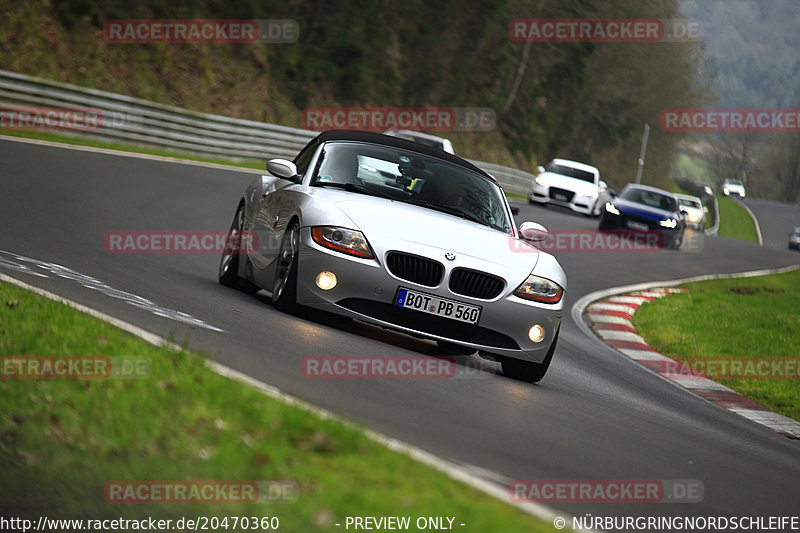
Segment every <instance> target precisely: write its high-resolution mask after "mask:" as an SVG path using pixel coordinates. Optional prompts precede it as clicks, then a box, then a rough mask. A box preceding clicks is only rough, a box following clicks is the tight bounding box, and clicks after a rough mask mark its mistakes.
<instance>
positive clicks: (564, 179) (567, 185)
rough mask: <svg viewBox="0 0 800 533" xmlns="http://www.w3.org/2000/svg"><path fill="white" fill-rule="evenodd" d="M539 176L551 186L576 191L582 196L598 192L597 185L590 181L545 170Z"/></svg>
mask: <svg viewBox="0 0 800 533" xmlns="http://www.w3.org/2000/svg"><path fill="white" fill-rule="evenodd" d="M539 177H541V178H543V179H544V180H545V181H546V182H547V183H548V185H549V186H550V187H558V188H559V189H567V190H570V191H575V193H576V194H579V195H582V196H594V195H595V194H597V185H595V184H594V183H589V182H588V181H583V180H579V179H577V178H571V177H569V176H564V175H563V174H555V173H553V172H544V173H543V174H540V175H539Z"/></svg>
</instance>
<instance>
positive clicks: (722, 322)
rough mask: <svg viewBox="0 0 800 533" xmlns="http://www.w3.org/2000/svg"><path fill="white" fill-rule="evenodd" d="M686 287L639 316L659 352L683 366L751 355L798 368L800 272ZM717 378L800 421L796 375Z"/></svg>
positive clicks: (636, 317) (645, 307)
mask: <svg viewBox="0 0 800 533" xmlns="http://www.w3.org/2000/svg"><path fill="white" fill-rule="evenodd" d="M682 287H685V288H687V289H689V292H688V293H681V294H673V295H670V296H667V297H664V298H661V299H658V300H655V301H653V302H649V303H646V304H645V305H643V306H642V307H640V308H639V310H638V311H637V312H636V314H635V315H634V318H633V325H634V326H635V327H636V329H637V331H638V332H639V334H640V335H641V336H642V337H644V339H645V340H646V341H647V343H648V344H649V345H650V346H652V347H653V348H655V349H656V350H657V351H659V352H660V353H662V354H664V355H666V356H668V357H671V358H673V359H676V360H678V361H684V362H690V361H691V360H696V359H699V358H715V359H725V358H742V357H746V358H786V359H787V360H794V361H795V362H796V363H800V361H798V360H799V359H800V336H798V334H797V333H798V331H800V270H794V271H791V272H788V273H784V274H775V275H769V276H763V277H755V278H737V279H721V280H711V281H699V282H694V283H687V284H685V285H682ZM709 377H711V376H709ZM718 381H720V382H721V383H723V384H724V385H726V386H728V387H730V388H731V389H733V390H736V391H738V392H740V393H741V394H743V395H745V396H747V397H748V398H751V399H752V400H754V401H756V402H758V403H760V404H762V405H764V406H765V407H768V408H770V409H772V410H773V411H776V412H778V413H781V414H784V415H786V416H788V417H791V418H794V419H795V420H800V380H798V379H797V378H795V379H791V380H790V379H736V380H734V379H719V380H718Z"/></svg>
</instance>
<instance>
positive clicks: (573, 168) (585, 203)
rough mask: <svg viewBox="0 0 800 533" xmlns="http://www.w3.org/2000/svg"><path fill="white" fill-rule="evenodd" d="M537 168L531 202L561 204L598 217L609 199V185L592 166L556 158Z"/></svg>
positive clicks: (529, 198)
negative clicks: (537, 172)
mask: <svg viewBox="0 0 800 533" xmlns="http://www.w3.org/2000/svg"><path fill="white" fill-rule="evenodd" d="M538 170H539V174H538V175H537V176H536V178H535V179H534V181H533V188H532V189H531V194H530V196H529V197H528V201H529V202H530V203H532V204H533V203H538V204H554V205H560V206H562V207H568V208H570V209H572V210H573V211H577V212H578V213H583V214H584V215H588V216H598V215H600V211H601V209H602V208H603V206H604V205H606V202H607V201H608V200H609V198H610V196H609V194H608V185H606V182H604V181H602V180H601V179H600V171H599V170H597V168H595V167H593V166H590V165H586V164H584V163H578V162H576V161H569V160H566V159H553V160H552V161H550V162H549V163H548V164H547V166H546V167H539V169H538Z"/></svg>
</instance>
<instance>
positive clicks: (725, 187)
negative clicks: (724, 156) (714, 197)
mask: <svg viewBox="0 0 800 533" xmlns="http://www.w3.org/2000/svg"><path fill="white" fill-rule="evenodd" d="M722 194H724V195H725V196H738V197H739V198H744V194H745V192H744V184H742V182H741V181H739V180H725V181H723V182H722Z"/></svg>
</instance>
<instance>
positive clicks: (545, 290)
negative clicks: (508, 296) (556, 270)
mask: <svg viewBox="0 0 800 533" xmlns="http://www.w3.org/2000/svg"><path fill="white" fill-rule="evenodd" d="M563 295H564V289H562V288H561V286H560V285H559V284H558V283H556V282H555V281H550V280H549V279H547V278H542V277H539V276H534V275H533V274H531V275H530V276H528V279H526V280H525V283H523V284H522V285H520V286H519V287H517V290H515V291H514V296H519V297H520V298H525V299H526V300H533V301H534V302H542V303H546V304H554V303H557V302H558V301H559V300H560V299H561V297H562V296H563Z"/></svg>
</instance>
